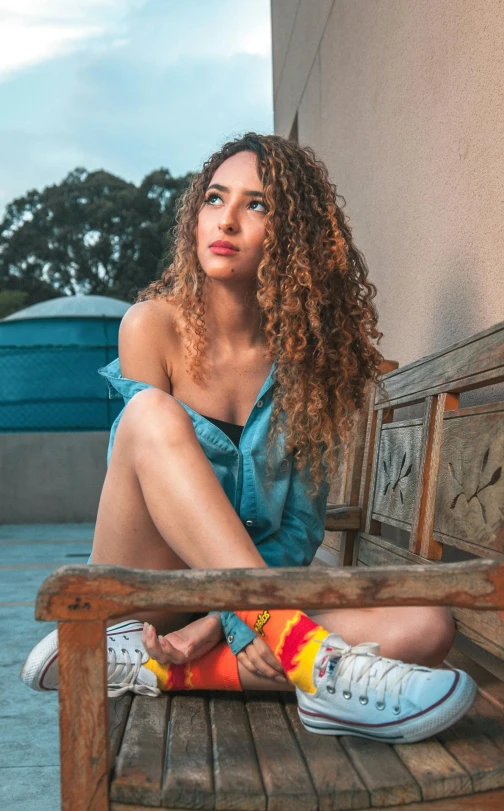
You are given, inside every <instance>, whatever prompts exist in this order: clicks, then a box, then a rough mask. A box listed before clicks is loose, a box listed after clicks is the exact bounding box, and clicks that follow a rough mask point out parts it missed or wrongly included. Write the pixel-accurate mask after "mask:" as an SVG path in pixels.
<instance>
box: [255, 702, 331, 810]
mask: <svg viewBox="0 0 504 811" xmlns="http://www.w3.org/2000/svg"><path fill="white" fill-rule="evenodd" d="M247 712H248V716H249V720H250V727H251V729H252V735H253V738H254V743H255V748H256V753H257V759H258V761H259V766H260V769H261V775H262V780H263V783H264V787H265V789H266V794H267V796H268V806H267V807H268V811H317V805H318V801H317V796H316V793H315V790H314V788H313V784H312V781H311V778H310V775H309V772H308V770H307V768H306V765H305V762H304V760H303V757H302V755H301V753H300V751H299V748H298V745H297V743H296V739H295V737H294V735H293V733H292V730H291V728H290V726H289V724H288V722H287V718H286V715H285V712H284V710H283V707H282V704H281V703H280V701H279V700H278V697H275V696H274V695H269V696H264V695H260V694H259V695H257V696H254V695H250V696H249V697H248V698H247Z"/></svg>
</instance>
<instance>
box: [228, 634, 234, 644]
mask: <svg viewBox="0 0 504 811" xmlns="http://www.w3.org/2000/svg"><path fill="white" fill-rule="evenodd" d="M227 641H228V645H232V644H233V642H234V636H233V634H228V635H227Z"/></svg>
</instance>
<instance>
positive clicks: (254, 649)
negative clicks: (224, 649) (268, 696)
mask: <svg viewBox="0 0 504 811" xmlns="http://www.w3.org/2000/svg"><path fill="white" fill-rule="evenodd" d="M236 658H237V659H238V661H239V663H240V664H241V665H243V667H246V668H247V670H248V671H249V672H250V673H253V674H254V676H265V677H266V678H267V679H274V681H279V682H282V683H283V684H285V682H287V681H288V679H287V677H286V676H285V673H284V669H283V667H282V665H281V664H280V662H279V661H278V659H277V658H276V656H275V654H274V653H273V651H272V650H271V648H270V647H268V645H267V644H266V642H265V641H264V639H261V637H260V636H256V638H255V639H253V640H252V642H250V643H249V644H248V645H247V647H245V648H243V650H241V651H240V652H239V653H238V655H237V657H236Z"/></svg>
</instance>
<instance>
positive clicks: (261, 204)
mask: <svg viewBox="0 0 504 811" xmlns="http://www.w3.org/2000/svg"><path fill="white" fill-rule="evenodd" d="M254 203H257V205H259V206H262V207H263V211H267V208H266V206H265V205H264V203H261V201H260V200H252V202H251V204H250V205H251V206H252V205H254ZM254 211H257V209H254Z"/></svg>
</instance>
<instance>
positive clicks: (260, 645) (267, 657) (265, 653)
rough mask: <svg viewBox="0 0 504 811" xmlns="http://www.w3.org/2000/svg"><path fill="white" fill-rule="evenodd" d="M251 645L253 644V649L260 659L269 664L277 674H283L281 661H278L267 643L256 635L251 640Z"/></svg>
mask: <svg viewBox="0 0 504 811" xmlns="http://www.w3.org/2000/svg"><path fill="white" fill-rule="evenodd" d="M252 645H253V646H254V650H255V651H256V652H257V653H258V654H259V656H260V657H261V659H262V660H263V661H264V662H265V663H266V664H267V665H269V667H270V668H272V669H273V670H275V671H276V674H277V675H280V676H285V672H284V669H283V667H282V663H281V662H279V660H278V659H277V658H276V656H275V654H274V653H273V651H272V650H271V648H270V647H269V645H267V644H266V642H265V641H264V639H261V638H260V637H259V636H257V637H256V638H255V639H254V640H253V642H252Z"/></svg>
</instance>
